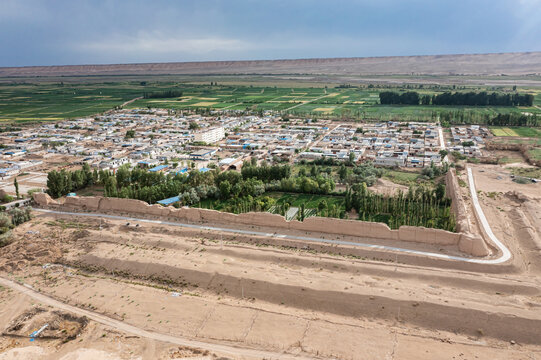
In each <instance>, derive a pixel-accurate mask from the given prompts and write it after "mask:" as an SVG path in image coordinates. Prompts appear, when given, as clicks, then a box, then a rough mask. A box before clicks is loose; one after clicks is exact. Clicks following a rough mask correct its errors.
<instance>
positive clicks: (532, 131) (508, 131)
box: [490, 127, 541, 138]
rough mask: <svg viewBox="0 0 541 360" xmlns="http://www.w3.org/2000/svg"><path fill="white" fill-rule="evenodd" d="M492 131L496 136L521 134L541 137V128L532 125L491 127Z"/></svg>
mask: <svg viewBox="0 0 541 360" xmlns="http://www.w3.org/2000/svg"><path fill="white" fill-rule="evenodd" d="M490 131H491V132H492V134H493V135H494V136H520V137H530V138H541V130H539V129H536V128H530V127H516V128H509V127H491V128H490Z"/></svg>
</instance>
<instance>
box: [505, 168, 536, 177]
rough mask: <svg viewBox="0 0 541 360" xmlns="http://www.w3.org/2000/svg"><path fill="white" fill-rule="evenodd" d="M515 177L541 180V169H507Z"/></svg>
mask: <svg viewBox="0 0 541 360" xmlns="http://www.w3.org/2000/svg"><path fill="white" fill-rule="evenodd" d="M507 170H509V171H511V174H513V175H515V176H523V177H529V178H535V179H541V168H515V167H512V168H507Z"/></svg>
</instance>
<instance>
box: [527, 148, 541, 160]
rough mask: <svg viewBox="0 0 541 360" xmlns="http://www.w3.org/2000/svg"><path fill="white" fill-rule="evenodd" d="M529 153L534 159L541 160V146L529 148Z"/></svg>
mask: <svg viewBox="0 0 541 360" xmlns="http://www.w3.org/2000/svg"><path fill="white" fill-rule="evenodd" d="M528 155H529V156H530V158H532V159H534V160H541V148H535V149H530V150H528Z"/></svg>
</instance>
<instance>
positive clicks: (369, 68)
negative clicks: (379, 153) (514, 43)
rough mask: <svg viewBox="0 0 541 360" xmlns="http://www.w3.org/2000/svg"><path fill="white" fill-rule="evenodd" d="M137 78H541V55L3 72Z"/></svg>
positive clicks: (0, 71) (6, 71)
mask: <svg viewBox="0 0 541 360" xmlns="http://www.w3.org/2000/svg"><path fill="white" fill-rule="evenodd" d="M136 74H141V75H143V74H144V75H158V74H187V75H189V74H329V75H393V74H407V75H411V74H415V75H419V74H422V75H514V76H517V75H529V74H541V52H526V53H501V54H466V55H431V56H390V57H366V58H328V59H298V60H249V61H208V62H176V63H147V64H111V65H69V66H28V67H4V68H0V77H5V76H74V75H136Z"/></svg>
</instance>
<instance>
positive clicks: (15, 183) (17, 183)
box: [13, 177, 20, 199]
mask: <svg viewBox="0 0 541 360" xmlns="http://www.w3.org/2000/svg"><path fill="white" fill-rule="evenodd" d="M13 186H15V194H16V195H17V199H18V198H19V197H20V196H19V182H18V181H17V177H15V179H14V180H13Z"/></svg>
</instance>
